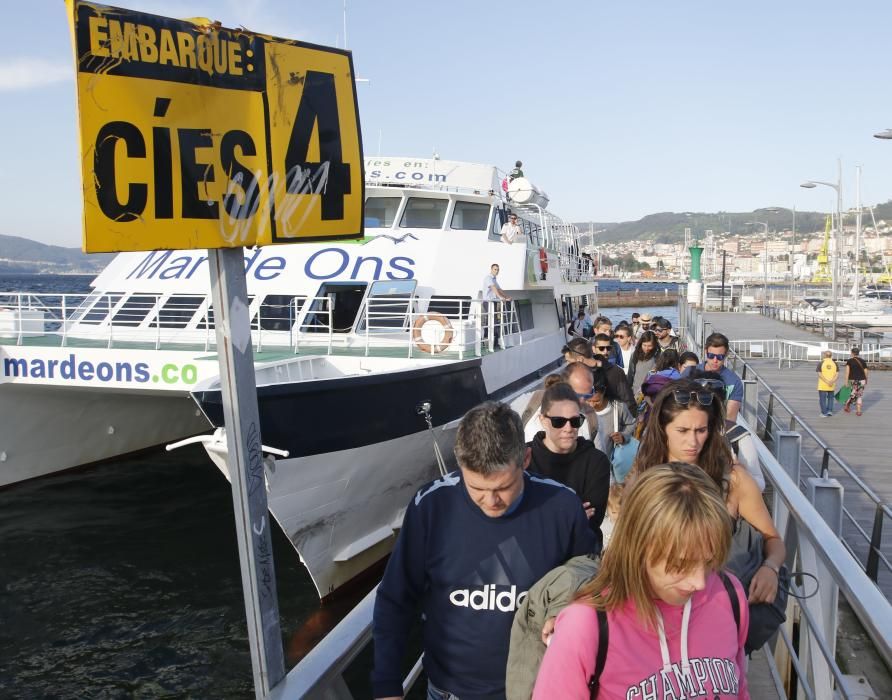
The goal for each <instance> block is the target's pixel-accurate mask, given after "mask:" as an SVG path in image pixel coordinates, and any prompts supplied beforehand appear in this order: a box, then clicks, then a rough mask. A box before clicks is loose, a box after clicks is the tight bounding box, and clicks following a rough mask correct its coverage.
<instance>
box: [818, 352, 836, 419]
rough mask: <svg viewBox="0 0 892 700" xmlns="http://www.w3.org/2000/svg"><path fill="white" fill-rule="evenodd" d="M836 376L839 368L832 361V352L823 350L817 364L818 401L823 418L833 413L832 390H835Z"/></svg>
mask: <svg viewBox="0 0 892 700" xmlns="http://www.w3.org/2000/svg"><path fill="white" fill-rule="evenodd" d="M838 377H839V370H838V369H837V367H836V363H835V362H834V361H833V353H832V352H830V351H829V350H825V351H824V352H822V353H821V362H820V364H818V402H819V403H820V405H821V415H822V416H823V417H824V418H829V417H830V416H832V415H833V392H835V391H836V380H837V378H838Z"/></svg>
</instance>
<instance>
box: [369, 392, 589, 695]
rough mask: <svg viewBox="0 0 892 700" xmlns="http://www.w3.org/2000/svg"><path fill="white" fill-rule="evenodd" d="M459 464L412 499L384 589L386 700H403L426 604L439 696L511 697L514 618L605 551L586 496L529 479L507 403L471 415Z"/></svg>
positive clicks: (375, 677) (427, 660)
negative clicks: (538, 591) (508, 675)
mask: <svg viewBox="0 0 892 700" xmlns="http://www.w3.org/2000/svg"><path fill="white" fill-rule="evenodd" d="M455 457H456V460H457V461H458V465H459V470H458V471H456V472H452V473H450V474H447V475H446V476H444V477H442V478H441V479H438V480H437V481H434V482H432V483H430V484H427V485H426V486H423V487H422V488H421V489H420V490H419V491H418V493H417V494H416V495H415V497H414V498H413V499H412V501H411V502H410V503H409V507H408V509H407V510H406V516H405V519H404V520H403V526H402V529H401V531H400V535H399V538H398V539H397V542H396V547H395V548H394V551H393V554H392V555H391V557H390V561H389V562H388V564H387V570H386V571H385V572H384V578H383V580H382V581H381V584H380V585H379V586H378V593H377V598H376V601H375V613H374V620H373V626H372V635H373V639H374V648H375V649H374V650H375V667H374V670H373V672H372V685H373V690H374V695H375V697H376V698H401V697H402V692H403V690H402V677H403V669H404V656H405V651H406V639H407V637H408V635H409V632H410V629H411V627H412V625H413V623H414V622H415V620H416V619H417V617H416V616H417V614H418V610H419V607H420V609H421V612H422V620H423V625H424V628H423V638H424V668H425V671H426V672H427V676H428V679H429V682H430V685H429V689H428V690H429V697H433V698H437V699H438V700H439V699H440V698H448V697H450V694H451V695H452V696H456V697H457V698H460V700H497V699H499V700H501V699H503V698H504V697H505V667H506V663H507V658H508V642H509V638H510V633H511V623H512V621H513V619H514V611H515V610H516V609H517V607H518V606H519V605H520V603H522V602H523V599H524V597H525V596H526V594H527V591H528V590H529V588H530V587H531V586H532V585H533V584H534V583H535V582H536V581H538V580H539V579H540V578H541V577H542V576H544V575H545V574H546V573H547V572H548V571H550V570H551V569H553V568H554V567H555V566H557V565H559V564H562V563H563V562H564V561H566V560H567V559H569V558H570V557H573V556H576V555H579V554H588V553H591V552H593V551H594V550H595V547H596V542H595V538H594V535H593V534H592V531H591V529H590V528H589V526H588V522H587V521H586V517H585V512H584V511H583V509H582V503H581V501H580V500H579V498H578V497H577V496H576V494H575V493H573V491H572V490H570V489H569V488H567V487H566V486H562V485H561V484H558V483H557V482H554V481H551V480H549V479H543V478H541V477H537V476H535V475H531V474H527V473H526V472H525V471H524V469H525V468H526V466H527V464H528V463H529V459H530V454H529V450H528V449H527V448H526V446H525V445H524V440H523V426H522V424H521V421H520V417H519V416H518V415H517V414H516V413H515V412H514V411H512V410H511V409H510V408H509V407H508V406H506V405H504V404H500V403H484V404H482V405H480V406H478V407H476V408H474V409H472V410H471V411H469V412H468V413H467V415H466V416H465V417H464V418H463V419H462V421H461V424H460V425H459V428H458V434H457V436H456V444H455Z"/></svg>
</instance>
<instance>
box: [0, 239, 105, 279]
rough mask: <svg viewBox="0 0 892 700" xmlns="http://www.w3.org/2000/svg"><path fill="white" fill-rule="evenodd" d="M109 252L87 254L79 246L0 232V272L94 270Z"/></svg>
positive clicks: (102, 264) (91, 271) (103, 262)
mask: <svg viewBox="0 0 892 700" xmlns="http://www.w3.org/2000/svg"><path fill="white" fill-rule="evenodd" d="M113 256H114V254H113V253H93V254H91V255H87V254H86V253H83V252H81V250H80V248H65V247H62V246H58V245H46V244H45V243H38V242H37V241H32V240H29V239H27V238H20V237H19V236H2V235H0V272H5V273H10V272H52V273H56V274H59V273H73V272H84V273H94V272H99V271H100V270H102V269H103V268H104V267H105V266H106V265H108V263H109V262H110V261H111V259H112V257H113Z"/></svg>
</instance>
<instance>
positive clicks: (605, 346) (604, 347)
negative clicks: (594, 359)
mask: <svg viewBox="0 0 892 700" xmlns="http://www.w3.org/2000/svg"><path fill="white" fill-rule="evenodd" d="M597 347H598V350H600V351H601V352H607V351H608V350H610V346H609V345H598V346H597Z"/></svg>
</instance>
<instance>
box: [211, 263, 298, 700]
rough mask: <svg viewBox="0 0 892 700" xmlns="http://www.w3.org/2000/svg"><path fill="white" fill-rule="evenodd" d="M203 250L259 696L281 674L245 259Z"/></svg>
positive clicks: (277, 618)
mask: <svg viewBox="0 0 892 700" xmlns="http://www.w3.org/2000/svg"><path fill="white" fill-rule="evenodd" d="M208 252H209V261H208V262H209V263H210V273H211V290H212V293H213V302H214V324H215V326H216V334H217V353H218V357H219V362H220V393H221V398H222V401H223V418H224V421H225V425H226V442H227V452H228V456H227V466H228V467H229V477H230V479H231V480H232V503H233V506H234V509H235V530H236V536H237V540H238V552H239V563H240V565H241V574H242V592H243V594H244V598H245V612H246V614H247V623H248V641H249V643H250V646H251V666H252V668H253V671H254V693H255V695H256V697H257V698H258V700H263V698H265V697H266V696H267V695H268V694H269V691H270V688H272V687H273V686H274V685H276V684H277V683H278V682H279V681H280V680H282V678H283V677H284V676H285V660H284V654H283V651H282V634H281V631H280V629H279V599H278V595H277V593H276V572H275V567H274V564H273V548H272V539H271V537H270V530H271V523H270V516H269V511H268V510H267V501H266V474H265V470H264V465H263V453H262V451H261V442H260V413H259V410H258V408H257V387H256V385H255V380H254V356H253V349H252V347H251V320H250V317H249V315H248V290H247V284H246V282H245V257H244V250H243V249H242V248H224V249H214V250H210V251H208Z"/></svg>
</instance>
